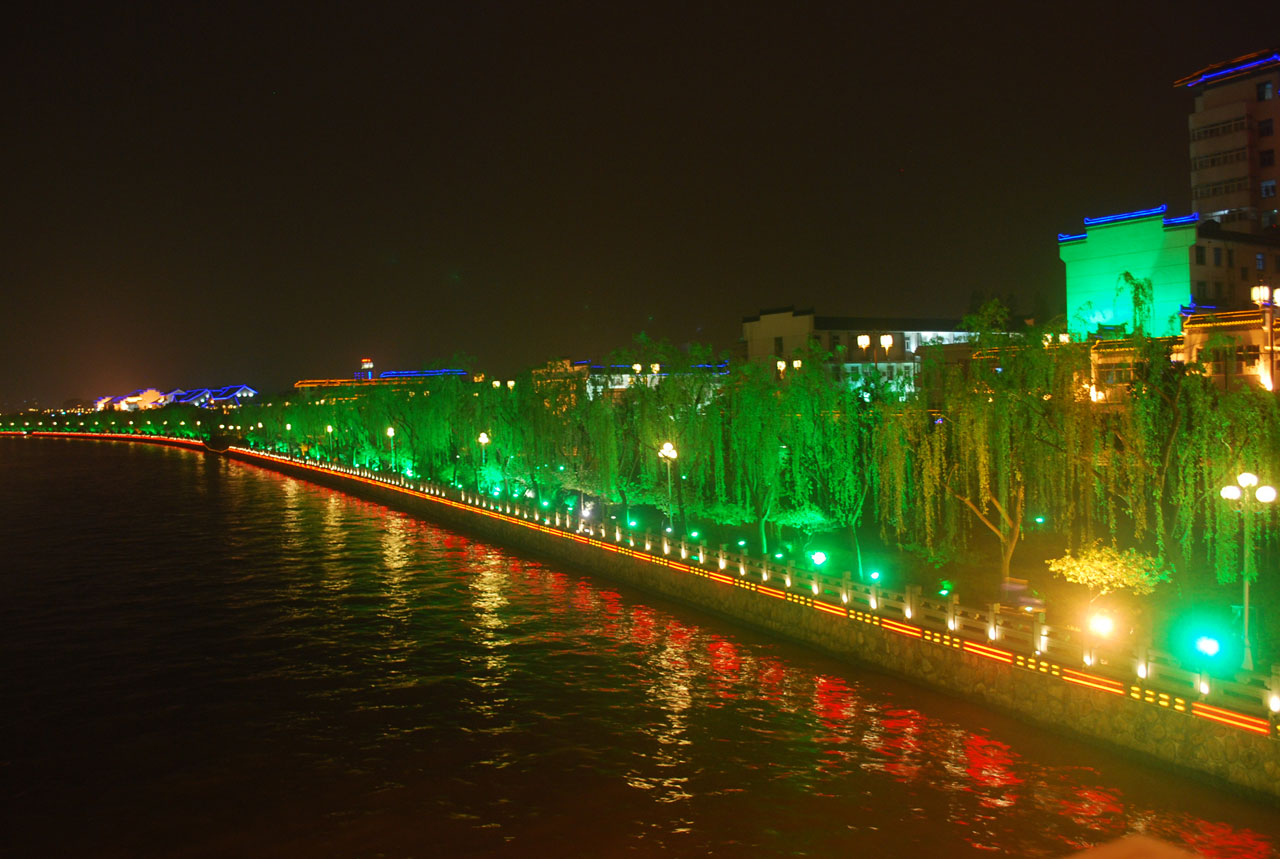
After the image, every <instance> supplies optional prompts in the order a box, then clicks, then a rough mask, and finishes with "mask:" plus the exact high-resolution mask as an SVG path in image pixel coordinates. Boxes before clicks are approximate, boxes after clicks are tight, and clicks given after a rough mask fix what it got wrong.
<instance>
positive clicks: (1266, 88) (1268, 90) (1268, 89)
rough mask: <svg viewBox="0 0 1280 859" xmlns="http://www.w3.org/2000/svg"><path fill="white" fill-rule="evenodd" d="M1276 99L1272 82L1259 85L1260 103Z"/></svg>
mask: <svg viewBox="0 0 1280 859" xmlns="http://www.w3.org/2000/svg"><path fill="white" fill-rule="evenodd" d="M1275 97H1276V90H1275V86H1274V85H1273V84H1272V83H1271V81H1263V82H1262V83H1260V84H1258V101H1271V99H1273V98H1275Z"/></svg>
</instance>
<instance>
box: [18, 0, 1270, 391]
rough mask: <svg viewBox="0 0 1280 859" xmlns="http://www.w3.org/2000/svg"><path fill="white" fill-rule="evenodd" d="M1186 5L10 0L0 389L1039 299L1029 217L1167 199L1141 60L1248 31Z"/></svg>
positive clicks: (413, 362) (543, 355)
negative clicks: (768, 314) (798, 312)
mask: <svg viewBox="0 0 1280 859" xmlns="http://www.w3.org/2000/svg"><path fill="white" fill-rule="evenodd" d="M1216 8H1219V7H1214V6H1213V5H1212V4H1208V3H1204V2H1195V3H1190V2H1186V3H1183V2H1178V3H1138V2H1117V1H1116V0H1109V2H1075V3H1039V2H1025V0H1024V2H1017V3H1006V4H998V5H989V6H986V7H980V6H975V5H972V4H962V3H947V4H920V3H911V2H899V3H882V4H857V3H854V2H840V3H834V2H833V3H830V4H820V5H809V4H803V3H796V2H779V3H776V4H771V5H762V4H757V3H746V4H743V3H721V4H700V3H689V4H673V5H663V4H660V3H652V2H646V3H636V4H619V3H615V2H601V0H595V2H586V3H581V4H562V3H555V2H548V3H519V2H503V3H492V2H455V3H451V4H447V5H446V4H435V3H426V2H419V3H404V4H394V5H382V4H372V6H370V4H349V5H347V6H344V7H335V6H332V5H330V4H327V3H319V2H316V3H308V4H300V5H298V6H284V5H280V4H270V3H263V4H248V5H243V6H240V5H233V4H223V3H181V2H179V3H174V2H171V0H166V2H164V3H154V4H149V3H138V4H94V5H93V6H78V5H67V4H57V3H38V4H32V5H29V6H25V7H24V8H23V9H22V10H20V11H19V12H18V13H16V14H11V15H10V17H9V18H8V19H7V20H6V22H5V28H4V29H5V31H6V33H5V36H4V37H3V39H4V44H3V54H4V57H3V59H2V60H0V62H2V63H3V64H4V65H5V66H7V71H6V74H5V77H4V85H3V87H2V88H0V91H3V95H2V96H0V98H3V100H4V115H5V117H6V119H7V122H6V125H7V130H6V132H5V134H4V135H3V140H4V143H5V145H4V158H3V171H4V184H3V225H2V227H3V229H2V235H0V253H2V256H0V266H2V268H0V271H2V272H3V282H2V284H0V297H2V298H3V305H4V309H3V311H2V312H0V366H3V376H2V381H0V405H3V406H8V407H15V406H17V405H19V404H20V403H22V402H23V401H24V400H27V399H32V398H38V399H39V401H40V402H41V404H43V405H57V404H61V402H62V401H63V400H64V399H66V398H68V397H85V398H88V397H93V396H97V395H100V394H105V393H124V392H127V391H129V390H131V389H133V388H138V387H144V386H157V387H160V388H171V387H206V386H214V385H223V384H230V383H233V382H237V383H238V382H246V383H248V384H251V385H254V386H255V387H259V388H260V389H263V390H267V391H269V390H276V389H280V388H283V387H285V386H287V385H288V384H290V383H292V381H293V380H295V379H297V378H301V377H308V376H333V375H348V374H349V373H350V372H351V371H352V369H353V368H354V366H355V364H356V362H357V360H358V359H359V358H360V357H361V356H363V355H369V356H372V357H373V358H374V359H375V361H376V362H377V364H378V367H379V369H397V368H398V369H413V368H418V367H422V366H424V365H425V364H427V363H430V362H436V361H447V359H448V358H449V357H450V356H452V355H454V354H455V353H459V352H462V353H467V354H470V355H473V356H475V359H476V366H477V367H478V368H480V369H487V370H489V371H490V372H491V373H497V374H499V375H508V374H511V373H513V372H514V371H515V370H516V369H518V368H521V367H525V366H529V365H531V364H534V363H537V362H541V361H544V360H546V359H548V358H551V357H556V356H567V357H573V358H575V359H576V358H585V357H593V356H601V355H604V354H606V353H607V352H608V351H609V350H610V349H612V348H615V347H618V346H625V345H626V344H628V343H629V342H630V341H631V338H632V337H633V336H634V335H635V334H636V333H637V332H639V331H641V330H645V331H647V332H649V333H650V334H652V335H654V336H661V337H667V338H669V339H671V340H673V341H676V342H687V341H690V340H699V341H704V342H710V343H712V344H715V345H717V346H721V347H725V348H728V347H730V346H732V344H733V343H734V341H735V340H736V339H737V337H738V336H739V333H740V321H741V317H742V316H743V315H746V314H750V313H754V312H756V311H757V310H759V309H760V308H762V307H769V306H776V305H785V304H797V305H811V306H814V307H816V308H817V309H818V311H819V313H826V314H840V315H844V314H847V315H871V314H885V315H943V316H959V315H960V314H961V313H963V312H965V310H966V309H967V307H968V304H969V301H970V297H971V295H972V294H973V293H974V291H975V290H982V291H986V292H991V293H1014V294H1017V295H1021V296H1025V297H1027V298H1026V303H1027V306H1028V307H1030V305H1031V299H1030V297H1029V296H1031V295H1032V294H1033V293H1035V292H1036V291H1037V290H1040V291H1043V292H1044V293H1045V294H1047V295H1052V296H1054V297H1056V298H1057V299H1058V300H1059V301H1060V300H1061V292H1062V283H1063V282H1062V272H1061V267H1060V264H1059V263H1058V260H1057V247H1056V241H1055V234H1056V233H1057V232H1058V231H1059V230H1068V229H1074V228H1076V227H1078V225H1079V224H1080V219H1081V218H1082V217H1083V216H1085V215H1091V214H1092V215H1097V214H1107V213H1111V212H1116V211H1126V210H1129V209H1134V208H1141V207H1147V206H1151V205H1154V204H1158V203H1161V202H1167V203H1169V205H1170V208H1171V209H1172V210H1174V211H1176V212H1179V213H1181V212H1184V211H1187V210H1188V208H1189V193H1188V188H1187V184H1188V183H1187V144H1186V115H1187V112H1188V110H1189V107H1190V97H1189V96H1187V95H1186V94H1185V93H1179V92H1177V91H1175V90H1174V89H1173V88H1172V86H1171V83H1172V81H1173V80H1174V79H1175V78H1177V77H1179V76H1181V75H1184V74H1187V73H1189V72H1191V71H1193V70H1195V69H1196V68H1198V67H1200V66H1203V65H1206V64H1208V63H1210V62H1214V61H1218V60H1222V59H1227V58H1230V57H1232V56H1236V55H1239V54H1243V53H1246V52H1248V51H1252V50H1257V49H1260V48H1263V47H1267V46H1268V45H1270V44H1272V43H1274V42H1275V41H1277V38H1276V37H1277V31H1280V26H1277V15H1276V13H1275V7H1274V5H1273V4H1272V3H1270V2H1267V3H1262V2H1258V3H1244V4H1234V5H1233V6H1232V7H1231V9H1232V12H1233V14H1234V15H1235V18H1234V20H1232V21H1224V20H1216V21H1211V20H1210V18H1211V17H1212V16H1214V15H1216V13H1215V11H1214V10H1215V9H1216Z"/></svg>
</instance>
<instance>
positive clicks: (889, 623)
mask: <svg viewBox="0 0 1280 859" xmlns="http://www.w3.org/2000/svg"><path fill="white" fill-rule="evenodd" d="M880 626H882V627H884V628H885V629H887V630H889V631H890V632H896V633H898V634H899V635H908V636H910V637H912V638H920V637H922V636H923V635H924V631H923V630H922V629H920V628H919V627H915V626H908V625H907V624H905V623H898V622H897V621H896V620H889V619H888V618H884V617H882V618H880Z"/></svg>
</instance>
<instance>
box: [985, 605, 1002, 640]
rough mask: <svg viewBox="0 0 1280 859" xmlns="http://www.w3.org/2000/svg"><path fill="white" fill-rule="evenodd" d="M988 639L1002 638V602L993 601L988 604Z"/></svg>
mask: <svg viewBox="0 0 1280 859" xmlns="http://www.w3.org/2000/svg"><path fill="white" fill-rule="evenodd" d="M987 639H988V640H989V641H999V640H1000V603H998V602H993V603H990V604H989V605H988V606H987Z"/></svg>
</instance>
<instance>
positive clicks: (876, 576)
mask: <svg viewBox="0 0 1280 859" xmlns="http://www.w3.org/2000/svg"><path fill="white" fill-rule="evenodd" d="M871 581H873V582H878V581H880V571H879V570H872V571H871Z"/></svg>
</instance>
